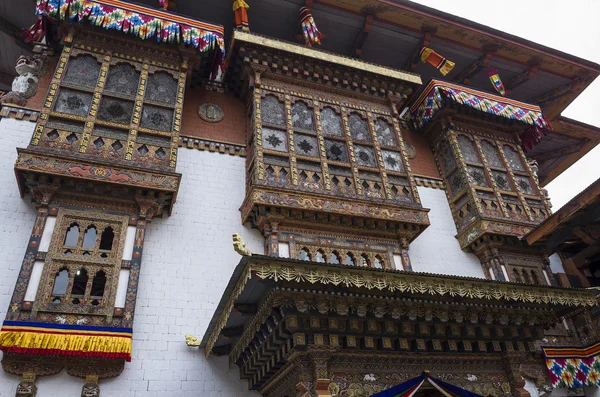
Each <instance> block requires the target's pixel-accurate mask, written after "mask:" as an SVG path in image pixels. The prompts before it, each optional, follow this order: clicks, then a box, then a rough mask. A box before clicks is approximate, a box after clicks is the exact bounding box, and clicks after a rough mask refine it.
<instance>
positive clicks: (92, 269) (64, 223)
mask: <svg viewBox="0 0 600 397" xmlns="http://www.w3.org/2000/svg"><path fill="white" fill-rule="evenodd" d="M74 223H77V224H78V227H79V238H78V243H77V247H72V246H65V245H64V243H65V235H66V233H67V230H68V229H69V228H70V226H71V225H73V224H74ZM128 224H129V218H128V217H127V216H125V215H111V214H105V213H101V212H95V211H79V210H72V209H65V208H61V209H59V211H58V215H57V219H56V226H55V228H54V231H53V233H52V239H51V241H50V247H49V249H48V252H47V253H46V257H45V261H44V268H43V271H42V276H41V279H40V284H39V287H38V290H37V294H36V299H35V301H34V303H33V309H32V310H33V312H36V313H37V312H51V313H68V314H89V315H98V316H108V317H112V314H113V311H114V304H115V299H116V293H117V286H118V282H119V275H120V270H121V263H122V257H123V251H124V249H125V238H126V234H127V227H128ZM92 225H93V226H95V227H96V231H97V233H96V240H95V244H94V248H93V249H91V250H90V249H84V248H82V241H83V237H84V234H85V232H86V230H87V229H88V227H90V226H92ZM107 227H111V228H112V231H113V233H114V237H113V244H112V249H111V250H109V251H107V250H100V248H99V245H100V241H101V238H102V232H103V231H104V230H105V229H106V228H107ZM66 250H69V251H71V253H70V254H66V253H65V251H66ZM84 252H90V255H89V256H86V255H84ZM103 254H104V255H105V256H106V257H102V256H101V255H103ZM63 268H66V269H67V270H68V271H69V283H68V285H67V289H66V292H65V294H64V296H63V297H62V298H61V301H60V303H53V302H52V300H53V298H52V292H53V288H54V279H55V276H56V275H57V273H58V272H59V271H60V270H61V269H63ZM83 268H85V269H86V271H87V273H88V281H87V286H86V292H85V295H84V296H83V298H82V301H81V303H79V304H73V303H72V302H71V301H70V297H71V290H72V287H73V281H74V275H75V274H76V272H77V270H80V269H83ZM100 271H103V272H104V273H105V275H106V283H105V285H104V294H103V296H102V298H101V301H100V302H99V304H98V305H96V306H94V305H92V304H91V302H92V300H94V298H92V297H91V296H90V293H91V286H92V283H93V280H94V276H95V275H96V273H98V272H100Z"/></svg>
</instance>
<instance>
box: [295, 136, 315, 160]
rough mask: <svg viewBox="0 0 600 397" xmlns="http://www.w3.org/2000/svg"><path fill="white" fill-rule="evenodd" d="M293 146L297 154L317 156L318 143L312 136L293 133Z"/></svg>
mask: <svg viewBox="0 0 600 397" xmlns="http://www.w3.org/2000/svg"><path fill="white" fill-rule="evenodd" d="M294 146H295V150H296V153H297V154H299V155H302V156H311V157H319V145H318V144H317V138H315V137H314V136H310V135H302V134H294Z"/></svg>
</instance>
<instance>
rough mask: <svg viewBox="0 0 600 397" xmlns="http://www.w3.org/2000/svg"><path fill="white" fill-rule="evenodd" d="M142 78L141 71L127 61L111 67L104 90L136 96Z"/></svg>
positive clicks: (126, 95) (131, 96)
mask: <svg viewBox="0 0 600 397" xmlns="http://www.w3.org/2000/svg"><path fill="white" fill-rule="evenodd" d="M139 80H140V73H139V72H138V71H137V70H135V68H134V67H133V66H131V65H128V64H126V63H120V64H118V65H114V66H111V67H110V70H109V72H108V78H107V79H106V84H105V85H104V92H107V93H110V94H116V95H121V96H125V97H128V98H134V97H135V95H136V93H137V89H138V84H139Z"/></svg>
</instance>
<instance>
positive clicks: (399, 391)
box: [371, 372, 481, 397]
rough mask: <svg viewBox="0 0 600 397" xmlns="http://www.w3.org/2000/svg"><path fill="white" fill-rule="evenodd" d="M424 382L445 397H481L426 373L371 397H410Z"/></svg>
mask: <svg viewBox="0 0 600 397" xmlns="http://www.w3.org/2000/svg"><path fill="white" fill-rule="evenodd" d="M425 382H428V383H429V384H430V385H432V386H433V387H435V388H436V389H437V390H438V391H439V392H440V393H442V394H443V395H444V396H446V397H481V396H480V395H479V394H475V393H471V392H470V391H467V390H464V389H461V388H460V387H457V386H454V385H451V384H449V383H446V382H442V381H441V380H439V379H435V378H433V377H431V376H429V374H428V373H427V372H424V373H423V374H422V375H421V376H417V377H416V378H413V379H410V380H407V381H406V382H404V383H401V384H399V385H397V386H394V387H392V388H389V389H387V390H384V391H382V392H379V393H376V394H372V395H371V397H412V396H413V395H414V394H415V393H416V392H417V391H419V389H420V388H421V387H422V386H423V385H424V384H425Z"/></svg>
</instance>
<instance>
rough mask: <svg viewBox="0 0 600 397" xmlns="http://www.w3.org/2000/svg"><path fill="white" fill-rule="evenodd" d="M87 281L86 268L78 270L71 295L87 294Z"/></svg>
mask: <svg viewBox="0 0 600 397" xmlns="http://www.w3.org/2000/svg"><path fill="white" fill-rule="evenodd" d="M87 282H88V272H87V270H85V269H84V268H81V269H79V270H77V273H75V279H74V280H73V288H71V296H73V295H77V296H83V295H84V294H85V287H86V286H87ZM73 303H75V302H73Z"/></svg>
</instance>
